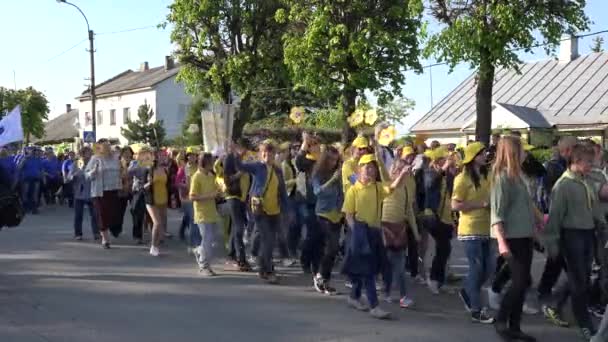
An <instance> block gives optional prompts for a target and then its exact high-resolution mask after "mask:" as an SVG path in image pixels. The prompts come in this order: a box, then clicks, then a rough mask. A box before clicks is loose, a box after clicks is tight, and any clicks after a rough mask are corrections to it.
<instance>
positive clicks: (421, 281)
mask: <svg viewBox="0 0 608 342" xmlns="http://www.w3.org/2000/svg"><path fill="white" fill-rule="evenodd" d="M414 281H415V282H416V283H418V284H420V285H426V279H424V277H423V276H422V275H420V274H419V275H417V276H416V278H415V279H414Z"/></svg>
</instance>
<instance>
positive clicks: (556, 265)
mask: <svg viewBox="0 0 608 342" xmlns="http://www.w3.org/2000/svg"><path fill="white" fill-rule="evenodd" d="M565 267H566V262H565V261H564V257H563V256H562V255H561V254H559V255H556V256H555V257H553V258H548V259H547V261H546V262H545V269H544V270H543V274H542V276H541V278H540V282H539V283H538V296H539V298H540V299H541V301H544V300H546V299H549V298H551V293H552V290H553V287H554V286H555V285H556V284H557V281H558V280H559V276H560V275H561V273H562V270H564V269H565Z"/></svg>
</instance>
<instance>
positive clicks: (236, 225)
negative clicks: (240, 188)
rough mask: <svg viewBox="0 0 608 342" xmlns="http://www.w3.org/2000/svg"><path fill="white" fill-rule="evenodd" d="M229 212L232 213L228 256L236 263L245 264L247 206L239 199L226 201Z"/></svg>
mask: <svg viewBox="0 0 608 342" xmlns="http://www.w3.org/2000/svg"><path fill="white" fill-rule="evenodd" d="M226 204H227V206H228V212H229V213H230V223H231V224H230V240H229V248H228V254H229V255H230V256H231V257H232V258H233V259H234V260H236V261H238V262H240V263H245V261H246V260H247V255H246V254H245V244H244V243H243V234H244V233H245V226H246V225H247V216H246V215H247V206H246V204H245V203H244V202H242V201H241V200H240V199H238V198H231V199H229V200H227V201H226Z"/></svg>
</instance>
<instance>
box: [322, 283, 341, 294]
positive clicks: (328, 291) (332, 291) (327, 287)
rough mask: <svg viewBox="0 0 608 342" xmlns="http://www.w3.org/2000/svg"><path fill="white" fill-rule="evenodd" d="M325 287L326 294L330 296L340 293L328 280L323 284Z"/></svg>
mask: <svg viewBox="0 0 608 342" xmlns="http://www.w3.org/2000/svg"><path fill="white" fill-rule="evenodd" d="M323 287H324V288H325V294H326V295H328V296H335V295H337V294H338V290H336V289H334V288H333V287H331V286H330V285H329V283H328V282H327V281H326V282H325V283H324V284H323Z"/></svg>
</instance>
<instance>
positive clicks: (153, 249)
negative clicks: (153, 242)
mask: <svg viewBox="0 0 608 342" xmlns="http://www.w3.org/2000/svg"><path fill="white" fill-rule="evenodd" d="M150 255H151V256H155V257H157V256H159V255H160V250H159V249H158V247H154V246H152V247H150Z"/></svg>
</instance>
